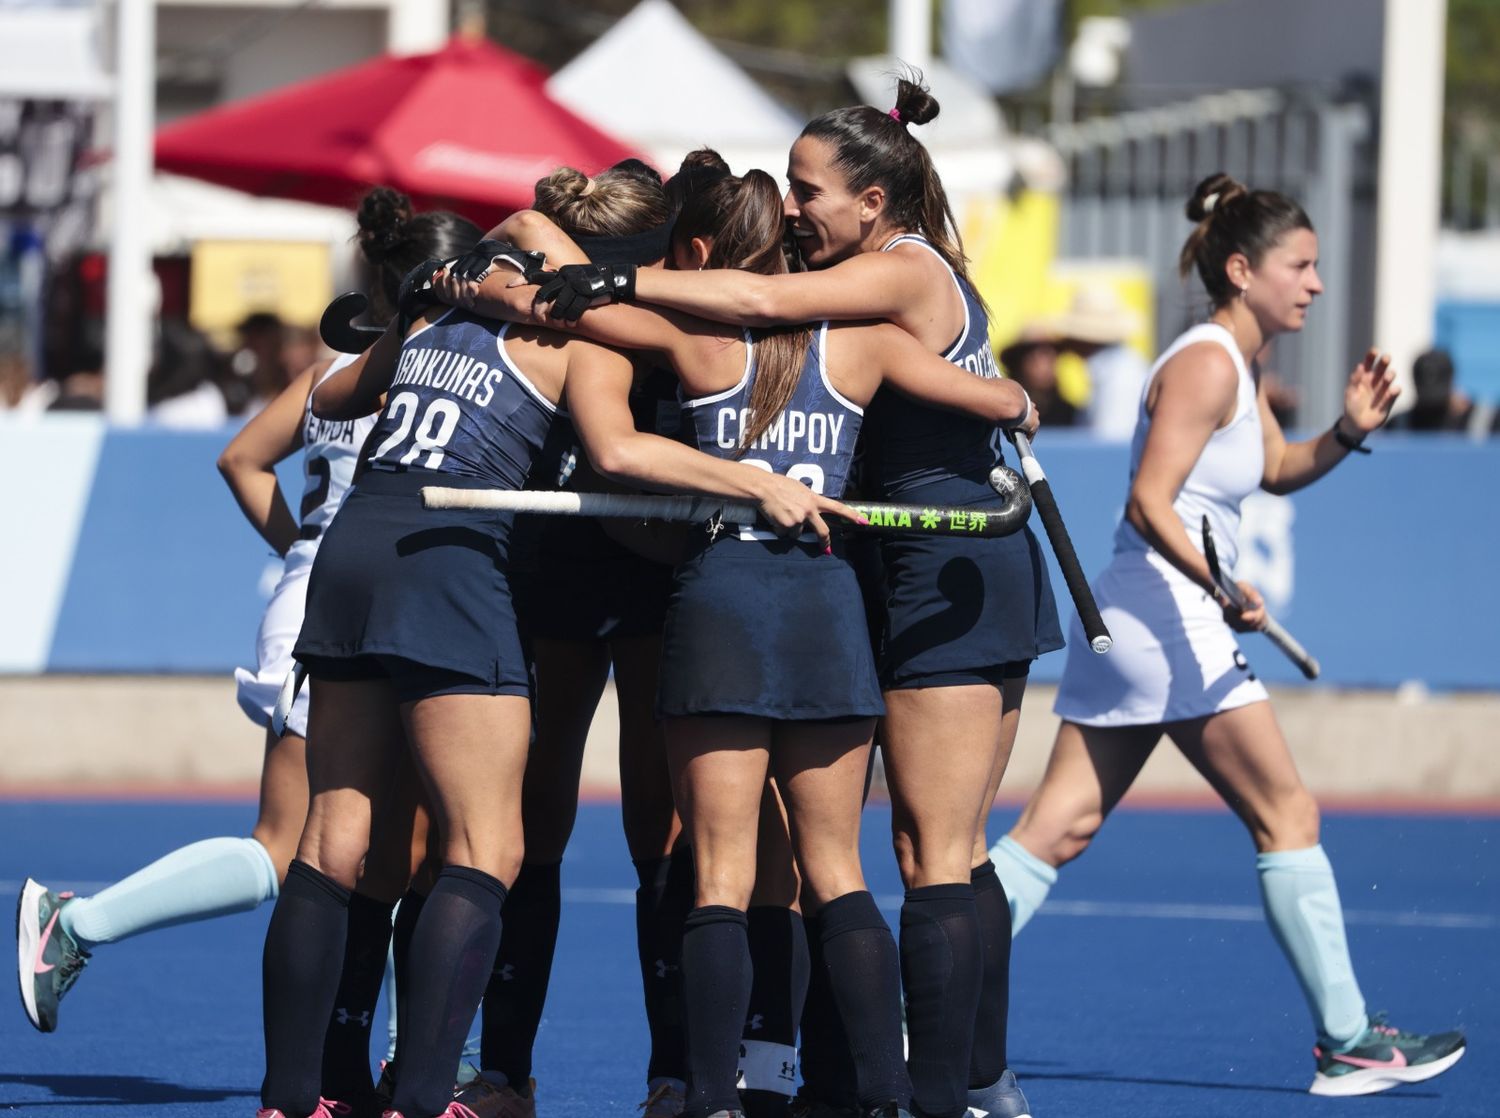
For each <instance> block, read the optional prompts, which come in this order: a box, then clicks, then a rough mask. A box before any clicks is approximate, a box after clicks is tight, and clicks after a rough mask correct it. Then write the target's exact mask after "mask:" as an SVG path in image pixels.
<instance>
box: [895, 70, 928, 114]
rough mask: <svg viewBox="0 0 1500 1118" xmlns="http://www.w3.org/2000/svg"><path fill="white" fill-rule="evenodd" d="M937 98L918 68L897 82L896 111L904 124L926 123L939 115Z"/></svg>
mask: <svg viewBox="0 0 1500 1118" xmlns="http://www.w3.org/2000/svg"><path fill="white" fill-rule="evenodd" d="M938 108H939V106H938V103H937V98H936V97H934V96H933V95H932V94H931V93H929V92H928V91H927V86H926V84H925V83H924V82H923V81H922V75H921V74H920V73H919V72H917V71H916V70H913V71H911V73H910V75H909V76H908V77H904V78H901V79H900V80H898V81H897V82H896V112H898V113H899V114H900V115H901V123H902V124H926V123H927V122H928V121H929V120H931V119H932V118H933V117H935V116H937V115H938Z"/></svg>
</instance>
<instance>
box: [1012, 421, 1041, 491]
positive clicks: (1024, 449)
mask: <svg viewBox="0 0 1500 1118" xmlns="http://www.w3.org/2000/svg"><path fill="white" fill-rule="evenodd" d="M1011 439H1012V441H1013V442H1014V443H1015V447H1016V454H1017V455H1018V456H1019V457H1020V459H1021V472H1022V473H1023V474H1025V475H1026V483H1027V484H1028V485H1035V484H1036V483H1037V482H1039V481H1046V480H1047V475H1046V474H1045V473H1043V472H1042V464H1041V463H1040V462H1038V461H1037V460H1036V455H1035V454H1033V453H1032V452H1031V440H1030V439H1029V438H1027V437H1026V433H1025V432H1024V431H1013V432H1012V433H1011Z"/></svg>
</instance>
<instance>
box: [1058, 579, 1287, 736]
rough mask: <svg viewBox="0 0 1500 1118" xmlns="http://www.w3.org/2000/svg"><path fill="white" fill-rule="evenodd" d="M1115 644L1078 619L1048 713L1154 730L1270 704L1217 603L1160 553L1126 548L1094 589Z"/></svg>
mask: <svg viewBox="0 0 1500 1118" xmlns="http://www.w3.org/2000/svg"><path fill="white" fill-rule="evenodd" d="M1093 589H1094V598H1095V599H1096V600H1097V601H1098V603H1099V612H1100V613H1101V614H1102V615H1103V617H1104V623H1105V625H1107V626H1108V627H1109V632H1110V636H1111V637H1113V638H1114V644H1113V646H1112V647H1111V648H1110V650H1109V651H1108V652H1106V653H1105V654H1104V655H1102V656H1100V655H1098V654H1096V653H1094V652H1092V651H1091V650H1090V649H1089V644H1088V640H1087V639H1086V638H1085V637H1084V634H1083V629H1082V627H1081V626H1080V625H1079V623H1078V619H1077V618H1076V617H1075V618H1074V619H1073V623H1072V631H1071V633H1070V634H1069V636H1068V662H1067V666H1066V667H1065V668H1064V669H1063V677H1062V682H1061V684H1059V686H1058V690H1057V701H1056V702H1055V703H1054V704H1053V707H1052V709H1053V710H1054V711H1055V712H1056V713H1057V714H1058V716H1059V717H1061V718H1064V719H1066V720H1067V721H1069V722H1077V723H1079V724H1081V725H1084V726H1154V725H1157V724H1159V723H1163V722H1178V721H1182V720H1185V719H1190V718H1202V717H1204V716H1205V715H1209V714H1216V713H1218V712H1219V711H1222V710H1233V709H1234V708H1235V707H1242V706H1246V705H1248V704H1250V703H1255V702H1260V701H1261V700H1263V699H1267V698H1269V696H1268V695H1267V694H1266V688H1265V685H1264V684H1262V683H1261V682H1260V680H1258V679H1257V678H1256V677H1255V673H1254V672H1252V671H1251V670H1250V665H1249V662H1248V661H1246V659H1245V656H1244V654H1243V653H1242V652H1241V651H1240V646H1239V644H1238V642H1237V641H1236V640H1235V634H1234V630H1233V629H1231V628H1230V627H1229V626H1228V625H1227V624H1226V623H1225V621H1224V614H1223V611H1222V610H1221V609H1220V608H1219V606H1218V605H1217V604H1216V603H1215V602H1214V600H1213V599H1212V598H1211V597H1210V596H1209V595H1208V594H1207V593H1206V592H1205V591H1204V590H1203V589H1202V588H1201V587H1199V586H1198V585H1196V584H1195V583H1193V582H1192V581H1191V580H1190V579H1188V578H1187V576H1186V575H1184V574H1183V573H1182V572H1181V571H1179V570H1178V569H1177V568H1176V567H1174V566H1172V564H1170V563H1168V562H1167V560H1166V559H1164V558H1163V557H1162V556H1161V555H1160V554H1159V553H1157V552H1155V551H1126V552H1120V553H1118V554H1116V555H1115V556H1114V558H1113V559H1112V560H1111V561H1110V564H1109V566H1108V567H1106V568H1105V569H1104V572H1103V573H1102V574H1100V576H1099V578H1098V579H1097V581H1096V582H1095V583H1094V587H1093Z"/></svg>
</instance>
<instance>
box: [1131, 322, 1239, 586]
mask: <svg viewBox="0 0 1500 1118" xmlns="http://www.w3.org/2000/svg"><path fill="white" fill-rule="evenodd" d="M1199 342H1215V343H1217V344H1219V345H1221V346H1223V347H1224V349H1225V351H1226V352H1227V353H1228V354H1229V356H1230V358H1231V359H1232V360H1233V361H1234V367H1235V370H1236V371H1237V372H1238V373H1239V392H1238V395H1237V397H1236V399H1235V408H1234V416H1233V418H1231V419H1230V421H1229V422H1228V423H1227V424H1226V425H1225V426H1223V427H1220V428H1219V429H1218V430H1217V431H1215V432H1214V433H1213V434H1212V435H1210V436H1209V439H1208V445H1207V446H1205V447H1204V448H1203V453H1202V454H1200V455H1198V461H1196V462H1194V463H1193V468H1192V469H1191V470H1190V471H1188V476H1187V478H1186V480H1184V481H1183V483H1182V489H1181V491H1180V492H1179V493H1178V494H1177V499H1176V500H1175V501H1173V502H1172V508H1173V510H1174V511H1176V513H1177V516H1178V518H1179V519H1181V521H1182V526H1183V527H1184V528H1185V529H1187V534H1188V539H1190V540H1192V541H1193V544H1194V546H1196V547H1197V548H1198V549H1199V550H1202V547H1203V543H1202V541H1203V518H1204V517H1205V516H1206V517H1208V523H1209V526H1210V527H1211V528H1212V529H1213V533H1214V543H1215V545H1216V546H1217V548H1218V552H1219V559H1220V561H1221V562H1222V563H1223V564H1224V569H1225V570H1226V571H1232V570H1234V565H1235V560H1236V559H1237V558H1238V556H1239V534H1240V503H1241V502H1242V501H1243V500H1244V499H1245V498H1246V497H1248V496H1249V495H1250V494H1251V493H1254V492H1255V491H1256V490H1257V489H1259V488H1260V479H1261V477H1262V476H1263V475H1264V474H1265V469H1266V450H1265V444H1264V442H1263V441H1262V434H1261V423H1260V406H1259V404H1258V403H1257V402H1256V393H1255V378H1254V377H1252V376H1251V375H1250V369H1249V368H1248V366H1246V364H1245V357H1244V354H1242V353H1240V348H1239V346H1237V345H1235V342H1234V335H1233V334H1231V333H1230V332H1229V331H1228V330H1226V329H1225V328H1224V327H1222V326H1220V325H1219V324H1218V323H1215V322H1205V323H1203V324H1202V325H1199V326H1194V327H1193V328H1192V329H1191V330H1188V331H1187V332H1186V333H1184V334H1182V335H1181V336H1179V337H1178V339H1177V340H1176V341H1174V342H1173V343H1172V344H1171V345H1169V346H1168V347H1167V349H1166V352H1165V353H1163V354H1162V355H1161V356H1160V357H1158V358H1157V359H1156V364H1154V365H1152V366H1151V372H1150V374H1149V375H1148V376H1147V377H1146V383H1145V384H1144V385H1143V386H1142V387H1141V400H1140V405H1139V409H1138V411H1137V415H1136V423H1135V437H1134V438H1133V439H1132V440H1131V443H1130V480H1131V481H1132V482H1133V481H1134V480H1135V475H1136V471H1137V470H1139V469H1140V467H1141V453H1142V451H1144V450H1145V448H1146V436H1147V434H1148V433H1149V432H1150V430H1151V416H1150V415H1149V414H1148V413H1147V411H1146V396H1147V394H1148V393H1149V392H1150V389H1151V382H1152V381H1154V380H1155V379H1156V374H1157V372H1158V371H1159V370H1160V369H1161V367H1162V366H1163V365H1165V364H1166V363H1167V362H1168V361H1169V360H1171V359H1172V358H1173V357H1175V356H1176V355H1177V354H1178V353H1179V352H1180V351H1182V350H1183V349H1185V348H1187V347H1188V346H1190V345H1196V344H1198V343H1199ZM1150 548H1151V545H1150V544H1148V543H1147V542H1146V541H1145V539H1144V538H1143V537H1142V536H1141V534H1140V532H1138V531H1136V528H1135V525H1133V524H1131V523H1130V521H1129V520H1127V519H1125V518H1123V517H1122V518H1121V519H1120V526H1119V528H1117V529H1116V530H1115V553H1116V554H1119V553H1121V552H1125V551H1147V550H1150Z"/></svg>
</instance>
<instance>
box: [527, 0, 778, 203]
mask: <svg viewBox="0 0 1500 1118" xmlns="http://www.w3.org/2000/svg"><path fill="white" fill-rule="evenodd" d="M622 79H623V80H622ZM547 92H548V93H550V94H551V95H552V96H553V97H555V98H556V99H557V100H559V101H561V102H562V103H563V104H564V105H566V106H568V108H570V109H572V110H573V111H574V112H576V113H578V114H579V115H580V116H583V117H585V118H586V119H588V120H589V121H591V122H592V123H594V124H596V125H598V126H599V127H600V128H603V129H604V130H605V131H607V132H610V133H613V134H614V135H616V136H618V137H620V139H622V140H625V141H627V142H629V143H630V144H632V145H633V146H635V147H637V148H640V149H641V150H643V151H645V152H646V153H647V154H648V155H649V156H650V157H651V159H652V161H653V162H654V163H655V164H656V165H657V167H658V168H659V169H660V170H661V171H662V172H663V173H665V174H670V173H671V172H672V171H674V170H675V169H676V168H677V165H678V163H679V162H680V161H681V160H682V157H683V156H684V155H685V154H687V153H688V152H689V151H691V150H693V149H694V148H698V147H702V146H704V145H708V146H710V147H713V148H714V149H715V150H717V151H718V152H719V153H720V154H721V155H723V156H724V158H725V159H726V160H728V162H729V165H730V166H731V167H732V168H734V170H735V171H737V172H739V171H744V170H748V169H749V168H751V167H759V168H761V169H762V170H765V171H769V172H770V173H771V174H773V175H775V176H776V177H777V178H780V177H781V176H782V174H783V173H784V172H785V170H786V154H787V149H788V148H790V147H791V145H792V141H793V140H795V139H796V138H797V133H798V131H799V130H800V128H801V124H800V122H799V121H798V120H797V119H796V118H795V117H794V116H792V115H791V114H790V113H788V112H787V111H786V110H785V109H783V108H782V107H781V106H780V105H778V104H777V103H776V101H775V100H773V99H772V98H771V96H770V95H769V94H767V93H766V92H765V90H763V89H761V88H760V86H758V85H756V84H755V82H754V81H753V80H752V79H751V78H750V77H749V75H747V74H746V73H745V72H744V71H743V70H741V69H740V68H739V67H738V66H736V65H735V64H734V63H733V62H732V61H730V60H729V59H728V58H727V57H725V56H724V55H723V54H722V53H721V52H720V51H719V50H718V49H717V48H716V47H714V45H713V44H712V43H710V42H709V41H708V40H707V39H705V38H704V37H703V36H702V35H701V34H699V33H698V31H697V30H696V29H695V28H694V27H693V25H692V24H691V23H689V22H688V21H687V19H686V17H684V16H683V15H682V13H681V12H679V11H678V10H677V9H676V8H675V7H673V6H672V5H671V4H670V3H668V0H642V3H640V4H638V5H637V6H636V7H635V8H634V9H632V10H631V11H630V13H629V14H628V15H626V16H625V17H624V18H623V19H621V20H620V21H619V22H618V23H616V24H615V25H614V26H613V27H612V28H610V29H609V31H607V32H606V33H605V34H604V35H602V36H600V38H599V39H598V40H597V41H596V42H595V43H594V44H593V45H592V46H590V47H589V48H588V49H587V50H585V51H584V52H583V53H582V54H580V55H579V56H578V57H577V58H575V59H573V61H572V62H570V63H568V64H567V65H566V66H564V67H563V68H562V69H561V70H559V71H558V72H557V73H555V74H553V75H552V77H551V79H550V80H549V81H548V82H547Z"/></svg>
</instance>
